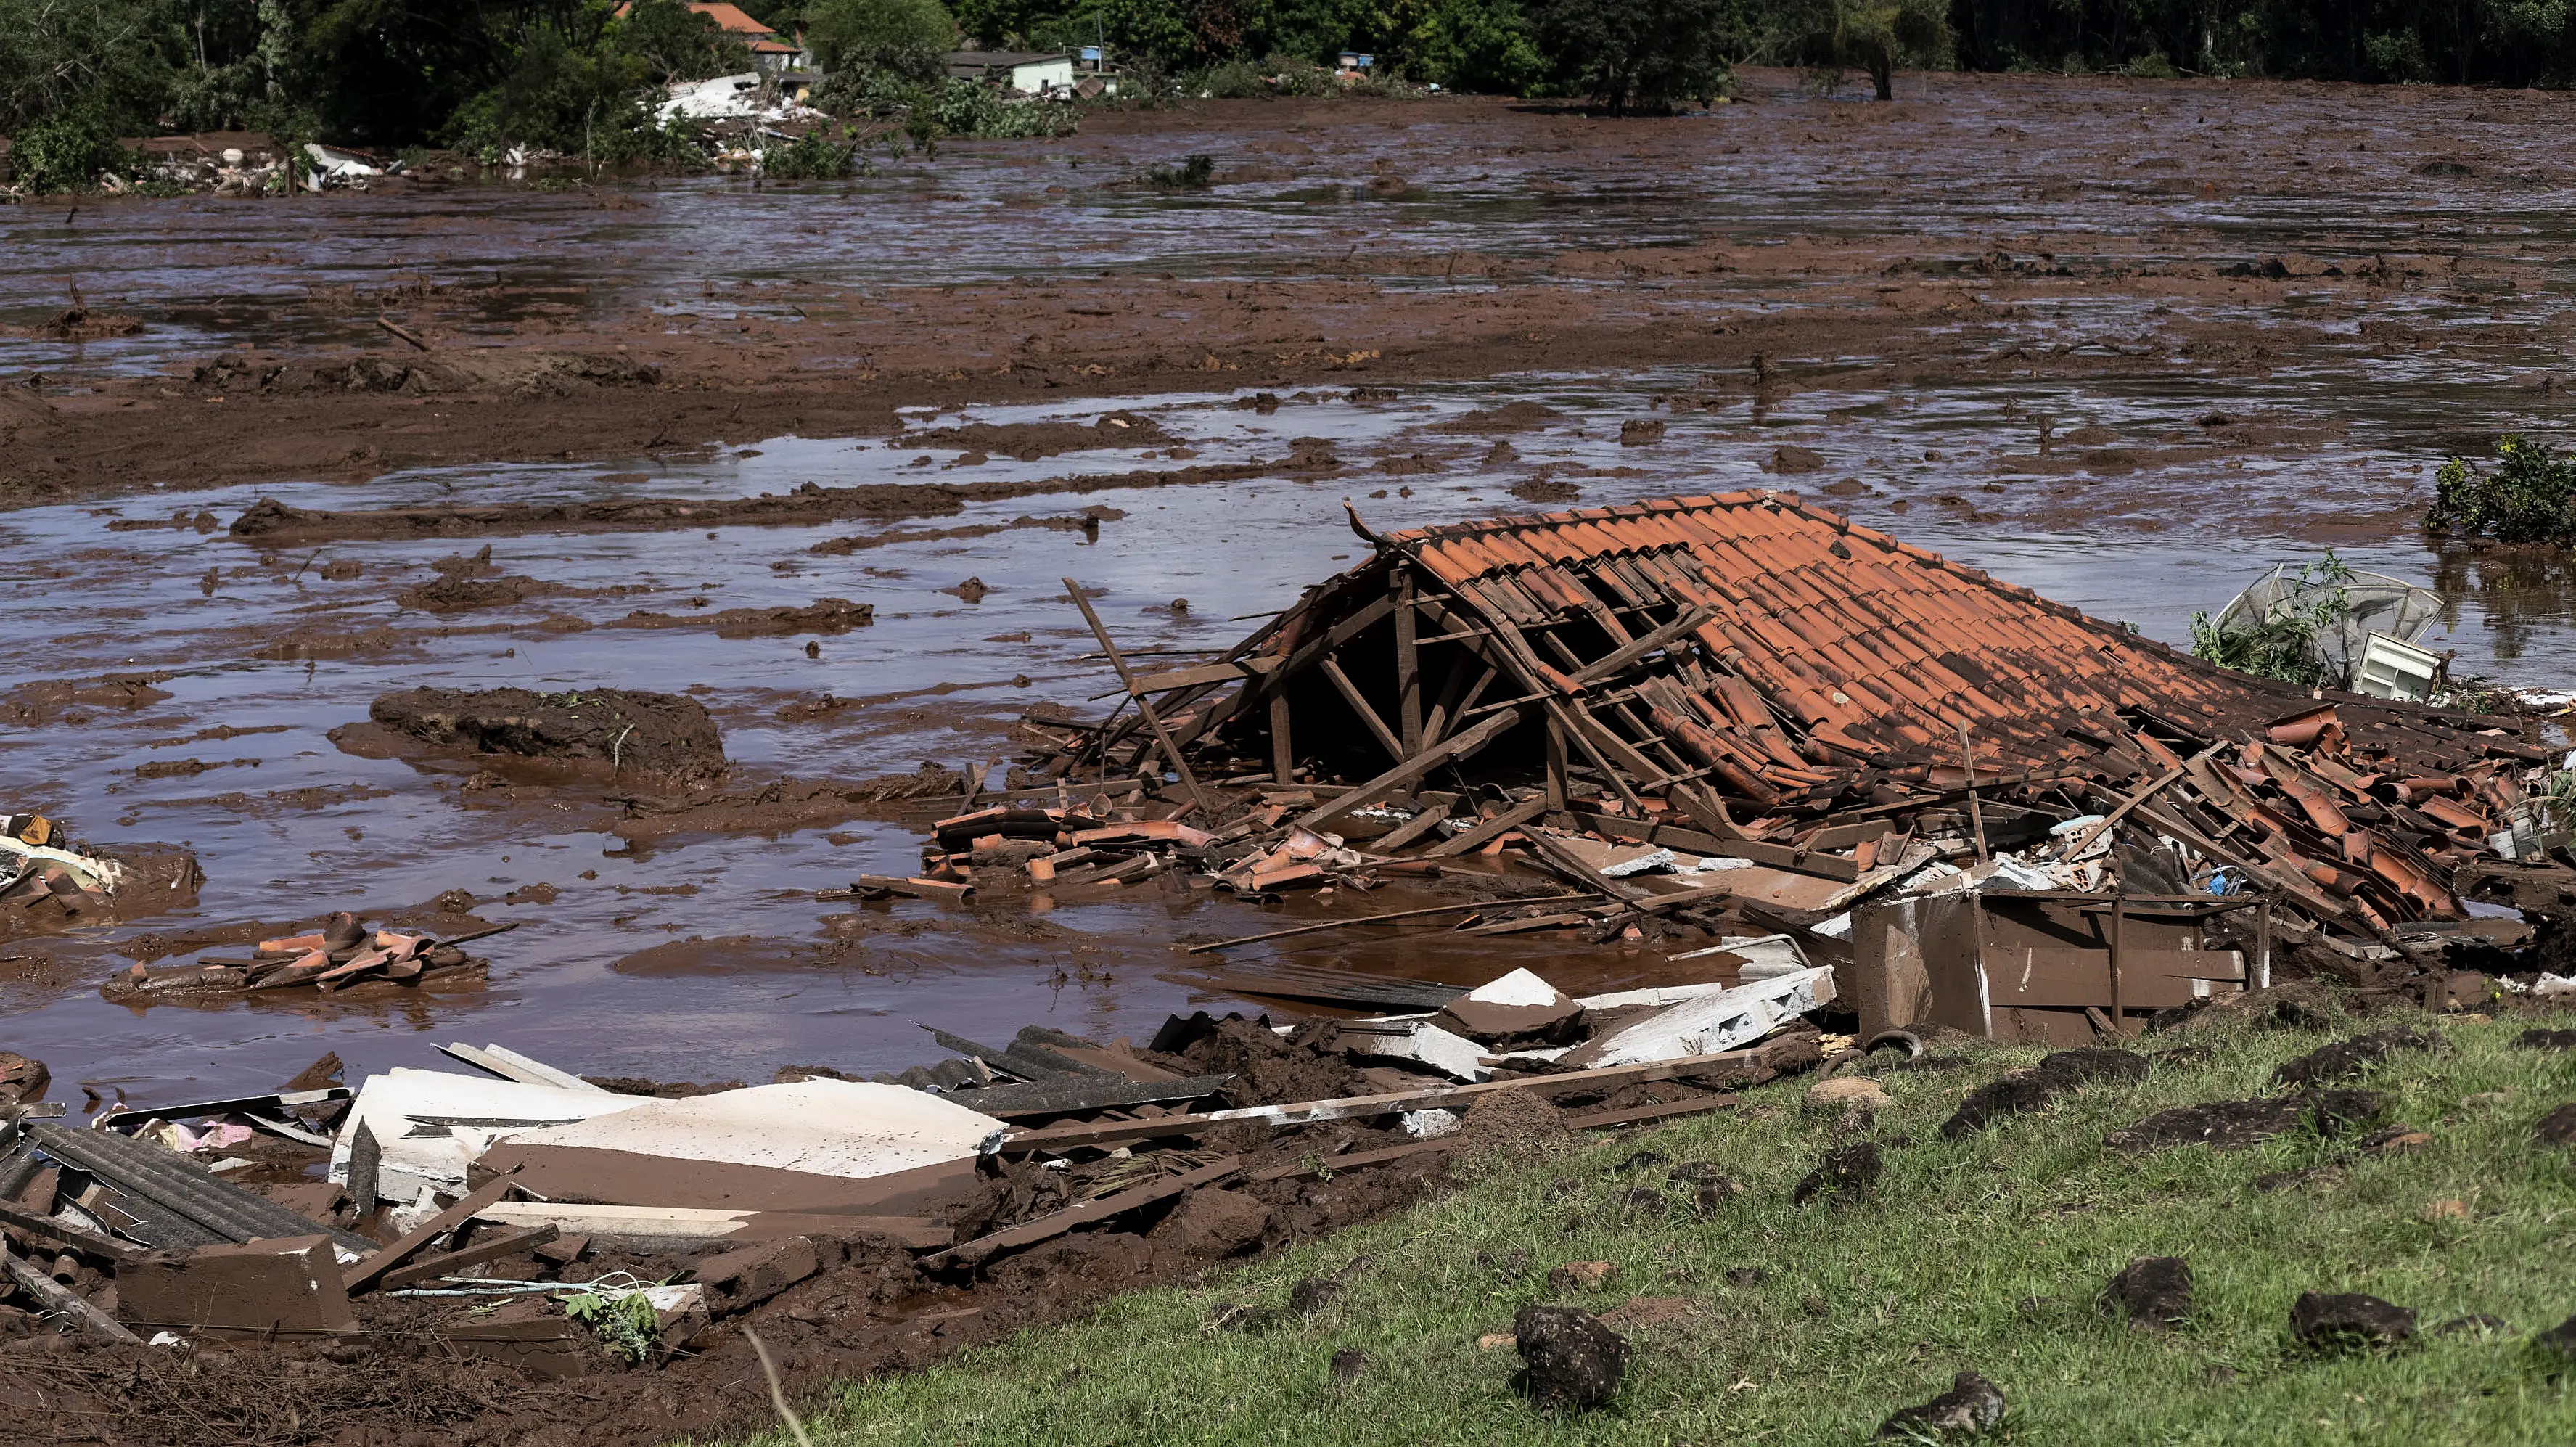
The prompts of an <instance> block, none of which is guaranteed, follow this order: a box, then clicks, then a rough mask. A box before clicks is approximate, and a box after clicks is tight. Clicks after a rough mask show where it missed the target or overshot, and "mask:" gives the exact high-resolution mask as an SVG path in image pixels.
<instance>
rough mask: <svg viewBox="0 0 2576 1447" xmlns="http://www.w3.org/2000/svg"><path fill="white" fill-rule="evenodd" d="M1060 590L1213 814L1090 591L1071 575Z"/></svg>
mask: <svg viewBox="0 0 2576 1447" xmlns="http://www.w3.org/2000/svg"><path fill="white" fill-rule="evenodd" d="M1064 591H1065V592H1066V593H1067V594H1068V595H1070V596H1071V597H1072V599H1073V605H1074V606H1075V607H1077V608H1080V609H1081V610H1082V621H1083V622H1085V623H1088V624H1090V625H1091V636H1092V637H1094V638H1097V639H1099V640H1100V651H1101V652H1103V653H1106V654H1108V655H1109V663H1110V666H1111V667H1113V668H1115V669H1117V670H1118V681H1119V682H1120V683H1121V684H1123V685H1125V686H1126V689H1127V693H1128V696H1129V697H1131V698H1134V699H1135V700H1136V712H1137V713H1139V714H1141V715H1143V716H1144V719H1145V724H1146V726H1147V727H1148V728H1151V729H1152V730H1153V731H1154V738H1155V740H1156V741H1157V742H1158V743H1160V744H1161V745H1162V746H1163V752H1164V753H1165V754H1167V755H1169V756H1170V757H1171V760H1172V768H1173V769H1174V770H1175V771H1177V772H1178V773H1179V774H1180V776H1181V787H1183V788H1185V789H1187V790H1189V791H1190V798H1191V799H1192V800H1193V801H1195V802H1196V803H1197V804H1198V806H1199V808H1200V809H1202V810H1204V811H1206V814H1207V816H1208V817H1209V818H1211V819H1212V818H1215V817H1216V806H1215V805H1214V804H1213V803H1211V802H1209V800H1208V796H1207V794H1206V792H1205V791H1203V790H1201V789H1200V788H1199V780H1198V776H1197V775H1196V774H1193V773H1191V772H1190V761H1189V759H1188V758H1187V757H1186V756H1184V755H1183V754H1182V753H1181V746H1180V745H1179V744H1176V743H1174V742H1172V732H1171V730H1169V729H1167V728H1165V727H1163V718H1162V715H1160V714H1158V713H1156V712H1154V705H1153V704H1151V703H1149V702H1147V701H1146V700H1145V699H1144V698H1142V697H1139V696H1138V695H1137V693H1136V675H1135V674H1134V673H1131V672H1129V671H1128V668H1127V660H1126V659H1125V658H1123V657H1121V656H1119V653H1118V645H1117V644H1116V643H1115V642H1113V641H1111V639H1110V637H1109V630H1108V629H1107V628H1106V627H1104V626H1102V624H1101V622H1100V615H1099V614H1098V613H1096V612H1094V611H1092V607H1091V597H1090V595H1089V594H1087V593H1085V592H1083V591H1082V585H1081V584H1080V583H1077V582H1075V581H1074V580H1073V579H1071V578H1067V579H1065V580H1064ZM1157 777H1159V775H1158V776H1157Z"/></svg>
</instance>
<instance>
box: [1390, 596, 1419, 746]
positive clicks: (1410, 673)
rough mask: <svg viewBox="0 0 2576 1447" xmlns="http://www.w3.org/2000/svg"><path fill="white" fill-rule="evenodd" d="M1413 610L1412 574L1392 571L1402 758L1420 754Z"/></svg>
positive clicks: (1417, 675) (1397, 708)
mask: <svg viewBox="0 0 2576 1447" xmlns="http://www.w3.org/2000/svg"><path fill="white" fill-rule="evenodd" d="M1419 632H1420V629H1419V628H1418V627H1417V626H1416V614H1415V612H1414V608H1413V570H1412V569H1410V568H1399V569H1397V570H1396V586H1395V694H1396V714H1397V719H1396V726H1397V727H1398V728H1399V729H1401V730H1402V731H1403V736H1404V757H1406V758H1408V759H1409V758H1412V757H1413V756H1414V755H1415V754H1418V753H1420V752H1422V650H1421V649H1420V648H1419V647H1418V646H1417V645H1416V644H1415V642H1414V639H1415V636H1416V635H1417V634H1418V633H1419Z"/></svg>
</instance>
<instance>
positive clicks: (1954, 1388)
mask: <svg viewBox="0 0 2576 1447" xmlns="http://www.w3.org/2000/svg"><path fill="white" fill-rule="evenodd" d="M2003 1419H2004V1394H2003V1393H2001V1392H1999V1391H1997V1390H1995V1384H1994V1383H1992V1382H1990V1381H1987V1380H1986V1379H1985V1378H1984V1377H1981V1376H1979V1375H1977V1374H1976V1373H1975V1372H1961V1373H1959V1375H1958V1376H1956V1377H1953V1378H1952V1379H1951V1381H1950V1390H1948V1391H1946V1392H1943V1393H1942V1394H1941V1395H1939V1396H1937V1397H1934V1398H1933V1399H1932V1400H1931V1401H1928V1402H1925V1403H1923V1404H1921V1405H1920V1406H1914V1407H1906V1408H1903V1409H1902V1410H1900V1411H1898V1412H1897V1413H1896V1414H1895V1415H1894V1416H1892V1417H1889V1418H1888V1419H1887V1420H1886V1421H1885V1422H1882V1423H1880V1424H1879V1428H1878V1435H1880V1436H1881V1437H1913V1438H1922V1437H1972V1436H1975V1435H1976V1434H1977V1433H1980V1432H1985V1431H1990V1430H1992V1429H1993V1428H1994V1426H1995V1424H1996V1423H1998V1422H2001V1421H2002V1420H2003Z"/></svg>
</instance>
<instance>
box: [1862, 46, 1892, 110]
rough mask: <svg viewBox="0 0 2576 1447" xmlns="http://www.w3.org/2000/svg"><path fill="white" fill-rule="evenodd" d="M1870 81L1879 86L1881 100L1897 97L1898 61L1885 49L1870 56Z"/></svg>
mask: <svg viewBox="0 0 2576 1447" xmlns="http://www.w3.org/2000/svg"><path fill="white" fill-rule="evenodd" d="M1869 82H1870V84H1872V85H1874V86H1876V87H1878V98H1879V99H1880V100H1894V99H1896V63H1895V62H1894V61H1893V60H1892V59H1890V58H1889V56H1888V55H1887V53H1886V52H1885V51H1881V52H1879V53H1878V54H1876V55H1873V56H1871V57H1870V58H1869Z"/></svg>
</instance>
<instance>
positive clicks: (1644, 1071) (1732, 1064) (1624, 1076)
mask: <svg viewBox="0 0 2576 1447" xmlns="http://www.w3.org/2000/svg"><path fill="white" fill-rule="evenodd" d="M1761 1068H1762V1050H1761V1049H1760V1048H1756V1049H1752V1050H1728V1051H1722V1052H1720V1053H1718V1054H1715V1055H1685V1056H1682V1057H1681V1058H1679V1059H1677V1060H1656V1061H1651V1062H1648V1063H1645V1064H1642V1065H1610V1066H1604V1067H1602V1068H1600V1069H1597V1070H1569V1071H1567V1072H1566V1073H1564V1074H1563V1075H1535V1076H1530V1077H1528V1078H1526V1079H1521V1080H1488V1081H1483V1082H1480V1083H1478V1084H1475V1085H1439V1086H1426V1087H1424V1088H1422V1089H1420V1090H1400V1091H1395V1092H1393V1093H1390V1094H1386V1095H1353V1096H1344V1097H1341V1098H1340V1099H1336V1100H1308V1101H1300V1102H1298V1103H1296V1104H1293V1105H1247V1106H1242V1107H1239V1108H1237V1109H1234V1110H1212V1111H1209V1112H1207V1113H1205V1114H1203V1115H1167V1116H1160V1117H1157V1118H1155V1119H1152V1120H1103V1121H1081V1122H1077V1123H1075V1124H1073V1125H1057V1126H1046V1127H1044V1128H1042V1129H1038V1130H1023V1131H1013V1132H1012V1133H1011V1134H1009V1135H1007V1136H1005V1137H1003V1139H1002V1147H1001V1148H1002V1150H1004V1151H1005V1152H1008V1153H1012V1154H1026V1153H1028V1152H1030V1151H1040V1150H1061V1149H1065V1148H1068V1147H1072V1146H1099V1145H1115V1144H1118V1143H1120V1142H1123V1141H1140V1140H1151V1139H1153V1138H1154V1137H1156V1136H1173V1135H1190V1134H1192V1133H1194V1132H1196V1131H1198V1130H1200V1129H1202V1128H1204V1127H1207V1126H1211V1125H1222V1124H1224V1123H1225V1122H1227V1121H1234V1120H1259V1121H1267V1122H1269V1123H1270V1124H1272V1125H1274V1126H1283V1127H1285V1126H1300V1125H1316V1124H1320V1123H1322V1122H1325V1121H1333V1120H1350V1119H1352V1118H1354V1117H1360V1116H1372V1115H1391V1114H1394V1113H1396V1112H1398V1111H1407V1110H1427V1109H1431V1108H1433V1107H1435V1106H1450V1105H1472V1104H1474V1103H1475V1102H1476V1101H1477V1100H1478V1099H1479V1098H1481V1097H1483V1096H1487V1095H1491V1094H1493V1093H1494V1092H1495V1091H1497V1090H1526V1091H1528V1092H1529V1093H1530V1094H1532V1095H1535V1096H1539V1097H1541V1098H1542V1099H1544V1098H1549V1097H1554V1096H1559V1095H1564V1094H1567V1093H1569V1092H1573V1091H1582V1090H1598V1089H1600V1088H1602V1087H1604V1086H1620V1085H1642V1084H1645V1083H1647V1082H1650V1081H1657V1080H1690V1079H1696V1078H1698V1077H1701V1076H1707V1075H1720V1076H1723V1075H1732V1074H1734V1073H1736V1072H1739V1071H1757V1070H1760V1069H1761Z"/></svg>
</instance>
